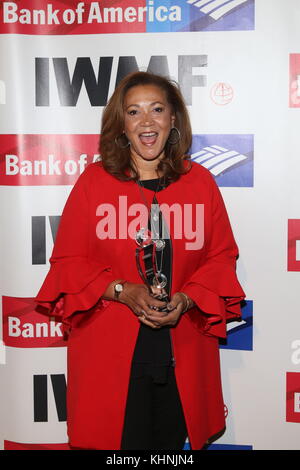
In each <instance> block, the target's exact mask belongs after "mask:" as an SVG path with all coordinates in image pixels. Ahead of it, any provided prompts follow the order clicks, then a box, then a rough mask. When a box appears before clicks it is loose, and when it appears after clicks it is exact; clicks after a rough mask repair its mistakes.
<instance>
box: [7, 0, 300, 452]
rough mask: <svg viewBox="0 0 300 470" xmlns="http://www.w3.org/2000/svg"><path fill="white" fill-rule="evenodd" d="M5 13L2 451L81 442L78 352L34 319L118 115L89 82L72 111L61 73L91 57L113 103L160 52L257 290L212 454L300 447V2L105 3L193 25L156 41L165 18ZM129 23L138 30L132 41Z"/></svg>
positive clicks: (248, 288)
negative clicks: (123, 82)
mask: <svg viewBox="0 0 300 470" xmlns="http://www.w3.org/2000/svg"><path fill="white" fill-rule="evenodd" d="M2 3H3V7H2V11H1V13H0V14H1V22H0V33H2V34H1V35H0V67H1V68H0V103H1V104H0V111H1V115H0V155H1V157H0V169H1V170H0V185H1V186H0V197H1V213H0V227H1V243H0V261H1V296H2V301H1V312H2V322H1V328H2V338H3V340H4V342H5V346H2V348H1V353H0V359H1V361H0V362H1V365H0V381H1V387H0V389H1V392H0V393H1V401H0V409H1V416H2V419H1V422H0V446H1V447H2V448H6V449H17V448H27V449H28V448H33V449H39V448H60V446H59V445H60V444H66V443H67V435H66V423H65V419H64V383H65V380H67V378H66V348H65V343H63V342H62V340H61V336H60V329H59V325H57V324H55V323H52V329H51V328H50V325H49V324H48V325H46V326H45V325H44V326H42V325H41V323H45V322H46V321H47V320H45V319H44V318H42V317H40V316H39V315H38V314H37V313H35V312H34V304H33V302H32V298H33V297H34V296H35V295H36V294H37V292H38V290H39V288H40V285H41V283H42V281H43V279H44V277H45V275H46V272H47V270H48V268H49V264H48V259H49V257H50V254H51V250H52V247H53V237H54V236H55V230H56V227H57V221H58V217H57V216H59V215H60V214H61V212H62V208H63V206H64V203H65V200H66V198H67V196H68V194H69V192H70V190H71V188H72V185H73V184H74V182H75V181H76V179H77V177H78V175H79V173H80V171H82V169H83V167H84V164H85V163H86V161H92V160H93V159H94V158H96V157H95V156H97V142H98V137H97V134H98V133H99V129H100V119H101V112H102V110H103V106H102V105H101V104H99V102H98V103H92V104H93V105H92V104H91V100H90V97H89V95H88V93H87V88H89V89H90V90H91V87H90V86H89V85H88V84H87V82H85V83H83V84H82V87H81V90H80V92H78V100H77V102H76V103H75V102H73V105H72V106H70V105H66V103H65V102H62V96H66V95H67V92H68V90H69V91H70V90H71V91H72V90H73V92H74V90H75V89H76V85H75V81H74V83H73V88H72V87H71V86H70V84H68V80H67V79H68V75H67V74H66V73H65V75H64V76H63V78H60V77H61V76H59V75H58V74H59V70H60V71H63V70H64V71H65V72H66V70H67V72H68V73H69V81H71V80H72V77H73V75H74V76H75V75H76V73H77V72H76V70H77V69H76V68H75V67H76V64H78V59H79V58H85V62H84V63H85V67H86V69H85V70H89V71H90V72H91V70H93V71H94V77H95V80H96V82H97V83H98V85H99V83H100V87H98V89H97V88H96V92H95V95H94V96H96V98H97V97H98V96H99V90H100V88H102V89H105V87H106V83H108V85H107V92H108V96H109V95H110V94H111V93H112V92H113V90H114V87H115V82H116V77H117V73H118V70H120V64H125V65H126V67H127V66H128V64H129V62H130V60H131V59H129V57H135V59H136V62H137V65H138V67H139V68H141V69H142V70H146V69H147V68H148V65H149V62H150V59H151V57H152V58H153V57H156V56H159V57H160V59H157V60H160V61H161V64H163V63H164V64H166V63H167V64H168V67H169V72H170V75H171V77H172V78H174V79H175V80H179V82H180V84H181V85H182V87H183V88H184V91H185V96H186V99H187V102H188V109H189V112H190V116H191V120H192V127H193V134H194V135H195V137H194V143H193V147H192V149H191V153H192V155H193V158H194V159H195V160H196V161H198V162H199V163H200V162H201V163H203V164H204V165H206V166H207V167H209V168H210V169H211V171H212V172H213V173H214V175H215V176H216V181H217V183H218V184H219V186H220V187H221V191H222V194H223V196H224V199H225V202H226V205H227V208H228V212H229V215H230V219H231V222H232V226H233V230H234V233H235V237H236V240H237V243H238V245H239V248H240V258H239V261H238V275H239V279H240V282H241V284H242V286H243V288H244V290H245V292H246V294H247V305H246V306H245V308H244V310H243V311H244V322H243V324H242V325H231V330H230V332H229V335H228V344H227V346H224V345H223V346H222V345H221V349H220V351H221V362H222V378H223V389H224V401H225V404H226V408H227V412H228V415H227V431H226V433H225V434H224V435H223V436H222V437H221V438H220V439H219V440H218V441H216V442H215V445H213V446H211V447H210V448H211V449H218V448H232V449H235V448H236V449H239V448H252V449H274V450H277V449H288V450H292V449H299V448H300V444H299V431H300V332H299V311H298V284H299V271H300V248H299V243H300V211H299V197H300V189H299V171H300V163H299V124H300V29H299V24H300V4H299V0H285V1H282V0H256V1H253V0H244V1H240V2H233V1H232V0H231V1H229V0H227V1H221V2H216V0H209V1H202V2H201V1H198V2H196V1H194V2H193V1H188V0H177V1H175V0H174V1H171V0H170V1H161V2H159V1H156V0H155V1H154V0H150V1H148V2H146V1H145V0H143V1H142V0H141V1H137V2H133V1H131V2H130V1H129V0H126V1H124V0H123V1H119V2H107V1H104V2H92V5H94V8H95V4H98V5H99V6H101V7H102V6H103V5H104V6H105V5H106V6H107V5H108V6H111V5H113V6H114V7H116V8H117V7H118V6H120V5H121V6H122V7H123V8H124V9H125V8H128V7H130V6H131V7H132V6H133V5H134V6H135V7H137V6H138V5H140V6H145V5H148V14H149V15H150V19H151V8H156V10H154V11H157V12H158V13H157V15H158V14H160V15H161V17H162V18H164V16H162V15H165V14H166V15H167V13H165V12H167V11H168V12H172V11H173V15H175V13H176V12H177V14H178V15H179V11H181V12H182V16H181V18H179V17H178V21H177V22H176V21H175V20H174V21H173V22H172V21H170V19H166V20H165V21H160V22H158V21H157V24H158V26H157V28H158V29H159V28H160V29H162V28H167V27H169V26H168V25H171V27H172V28H173V29H174V28H175V27H176V28H177V29H178V30H177V31H169V32H166V31H161V32H160V31H157V30H156V31H153V32H152V31H151V28H153V27H154V26H153V24H152V23H151V21H150V19H149V17H148V23H147V25H146V29H145V26H143V25H144V23H142V22H137V21H135V22H134V21H132V22H128V21H127V24H126V21H125V20H124V18H123V22H122V23H121V25H119V24H117V25H116V23H114V24H112V25H110V24H109V23H108V24H105V25H103V24H99V23H98V24H96V23H91V24H84V22H83V24H79V26H78V25H77V26H76V25H75V21H74V23H72V24H69V25H67V24H57V25H56V24H52V25H50V26H49V25H47V24H45V25H43V24H40V25H39V24H30V22H33V12H32V9H31V10H30V8H31V7H30V4H31V3H32V2H28V1H27V2H26V1H21V2H2ZM34 4H35V5H36V9H39V10H42V9H44V10H46V7H45V5H46V4H47V5H48V9H49V8H51V5H52V6H53V9H55V8H57V9H59V13H58V14H57V21H60V20H61V18H62V17H60V16H59V15H60V14H62V12H63V11H64V10H66V9H69V10H72V11H74V12H75V11H76V8H77V9H78V11H79V8H85V9H86V11H87V10H88V7H90V4H91V2H89V1H87V2H76V1H68V2H67V1H65V2H64V1H60V2H59V1H53V2H48V1H47V2H38V1H36V2H35V3H34ZM80 4H81V5H82V6H81V7H79V6H78V5H80ZM229 4H232V5H231V7H234V8H233V9H232V10H229V9H228V12H227V13H224V15H222V16H220V18H219V17H218V11H219V10H218V8H221V7H224V6H226V5H227V6H229ZM209 5H210V7H211V8H210V9H209ZM162 6H163V7H164V8H165V9H161V10H159V8H160V7H162ZM175 6H176V8H177V10H175V9H174V7H175ZM205 6H206V10H205ZM17 8H18V10H17ZM21 8H23V11H21ZM172 8H173V10H172ZM180 8H181V10H179V9H180ZM187 8H188V10H187ZM13 11H14V12H15V13H14V14H13V13H12V12H13ZM128 11H129V13H130V12H133V10H128ZM187 11H188V12H189V14H190V16H189V19H188V20H187V21H186V23H185V24H184V21H183V17H184V14H186V12H187ZM9 12H10V16H9ZM17 12H18V15H19V16H18V18H17ZM30 12H31V13H30ZM149 12H150V13H149ZM129 13H128V15H129ZM30 14H31V16H30ZM131 14H132V15H133V13H131ZM168 14H169V13H168ZM65 15H66V16H65V18H67V19H68V18H70V20H71V19H72V18H73V17H72V15H71V13H70V12H69V13H68V14H65ZM68 15H69V16H68ZM74 15H75V13H74ZM144 16H146V15H145V14H144ZM78 18H79V13H78ZM129 18H134V16H131V17H130V16H129ZM179 19H180V21H179ZM36 21H37V19H36ZM49 21H50V20H49V18H48V22H49ZM52 21H53V22H54V20H52ZM61 21H62V22H63V20H61ZM45 22H46V23H47V21H46V20H45ZM177 23H178V25H179V26H178V25H177ZM192 25H193V26H192ZM110 26H111V30H109V28H110ZM117 26H118V27H120V28H123V29H121V30H120V32H117V31H116V30H114V28H116V27H117ZM142 26H143V27H144V30H143V31H144V32H138V28H142ZM155 27H156V26H155ZM101 28H102V29H101ZM105 28H108V29H106V30H105ZM176 28H175V29H176ZM180 29H185V31H180ZM192 29H194V30H192ZM145 31H147V32H145ZM162 56H164V57H165V59H164V58H163V59H161V57H162ZM100 57H101V58H109V57H111V58H112V59H109V60H111V62H109V60H108V59H105V60H106V61H107V60H108V62H106V63H105V64H104V62H103V61H102V62H101V66H100V73H99V77H98V67H99V63H100V62H99V61H100ZM58 58H60V61H59V60H57V59H58ZM63 58H65V60H62V59H63ZM120 58H121V59H120ZM124 58H126V59H124ZM166 61H167V62H166ZM57 64H58V65H57ZM152 64H153V61H152ZM110 65H111V69H110ZM55 67H56V68H55ZM63 67H65V69H63ZM89 67H90V68H89ZM105 67H106V69H105ZM107 67H108V68H107ZM126 67H125V69H126ZM107 70H108V71H109V72H111V73H110V77H109V75H107V74H108V72H107ZM75 72H76V73H75ZM297 77H298V78H297ZM107 78H110V80H109V81H108V82H106V80H107ZM63 80H65V82H64V81H63ZM94 85H95V83H94ZM298 86H299V89H298ZM59 90H60V93H61V95H60V94H59ZM97 93H98V95H97ZM75 94H76V93H75ZM75 101H76V100H75ZM69 104H70V103H69ZM228 151H229V152H232V153H231V154H228V153H227V152H228ZM216 154H218V155H221V156H222V155H224V158H223V157H222V158H223V160H222V161H227V160H226V158H232V157H234V156H238V157H239V158H238V160H240V161H239V163H236V160H235V161H234V160H228V162H229V163H228V165H227V168H226V169H224V168H223V170H222V171H221V169H220V168H219V167H216V166H213V162H214V161H213V160H211V158H213V157H214V156H215V155H216ZM201 156H202V157H203V159H202V160H200V159H201ZM220 158H221V157H220ZM37 160H39V161H44V163H43V164H38V163H34V161H37ZM70 161H71V163H70ZM66 162H69V163H66ZM230 162H231V163H230ZM39 165H40V166H39ZM298 240H299V242H297V241H298ZM288 259H289V264H288ZM252 315H253V325H252ZM232 326H233V327H236V328H232ZM47 328H48V329H47ZM46 329H47V331H46ZM53 377H54V379H53ZM55 378H57V382H56V381H55ZM55 384H56V385H55ZM41 445H42V446H41ZM225 445H228V446H232V447H222V446H225ZM61 448H64V446H62V447H61ZM66 448H67V446H66Z"/></svg>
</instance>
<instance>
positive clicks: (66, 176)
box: [0, 134, 99, 186]
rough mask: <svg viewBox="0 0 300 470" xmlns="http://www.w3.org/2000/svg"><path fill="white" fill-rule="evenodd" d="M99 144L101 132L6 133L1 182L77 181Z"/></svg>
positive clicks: (1, 147)
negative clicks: (99, 133)
mask: <svg viewBox="0 0 300 470" xmlns="http://www.w3.org/2000/svg"><path fill="white" fill-rule="evenodd" d="M98 146H99V135H97V134H72V135H68V134H64V135H63V134H23V135H15V134H7V135H2V136H1V144H0V185H3V186H38V185H73V184H74V183H75V182H76V180H77V178H78V176H79V175H80V174H81V173H82V172H83V170H84V169H85V167H86V166H87V164H89V163H91V162H93V161H95V160H96V159H97V158H98V157H99V154H98Z"/></svg>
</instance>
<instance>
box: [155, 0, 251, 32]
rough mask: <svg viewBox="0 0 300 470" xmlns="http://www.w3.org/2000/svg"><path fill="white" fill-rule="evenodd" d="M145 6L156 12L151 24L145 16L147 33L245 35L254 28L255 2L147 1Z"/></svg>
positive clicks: (236, 0)
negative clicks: (212, 32) (233, 32)
mask: <svg viewBox="0 0 300 470" xmlns="http://www.w3.org/2000/svg"><path fill="white" fill-rule="evenodd" d="M147 5H148V6H149V8H150V7H151V8H153V7H154V6H155V7H156V8H157V10H156V11H157V14H156V15H154V16H153V15H152V16H153V21H152V20H151V21H150V16H151V15H150V16H149V15H148V16H149V17H148V19H147V21H146V31H147V32H185V31H244V30H253V29H254V27H255V25H254V23H255V0H176V2H175V1H171V0H160V1H158V0H147ZM168 9H169V10H168ZM173 9H174V10H173ZM175 9H176V10H175ZM167 10H168V11H169V13H170V14H169V15H167ZM149 11H150V10H149ZM175 12H176V13H177V14H176V15H175Z"/></svg>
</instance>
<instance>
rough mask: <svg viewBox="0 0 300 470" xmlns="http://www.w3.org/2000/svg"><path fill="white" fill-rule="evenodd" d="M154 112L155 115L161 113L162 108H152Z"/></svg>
mask: <svg viewBox="0 0 300 470" xmlns="http://www.w3.org/2000/svg"><path fill="white" fill-rule="evenodd" d="M154 111H155V112H156V113H161V112H162V111H163V108H162V107H161V106H159V107H157V108H154Z"/></svg>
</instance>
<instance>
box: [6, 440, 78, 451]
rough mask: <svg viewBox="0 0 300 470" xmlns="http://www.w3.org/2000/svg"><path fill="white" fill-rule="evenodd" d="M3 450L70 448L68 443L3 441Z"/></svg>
mask: <svg viewBox="0 0 300 470" xmlns="http://www.w3.org/2000/svg"><path fill="white" fill-rule="evenodd" d="M4 450H71V449H70V447H69V445H68V444H23V443H21V442H13V441H4Z"/></svg>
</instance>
